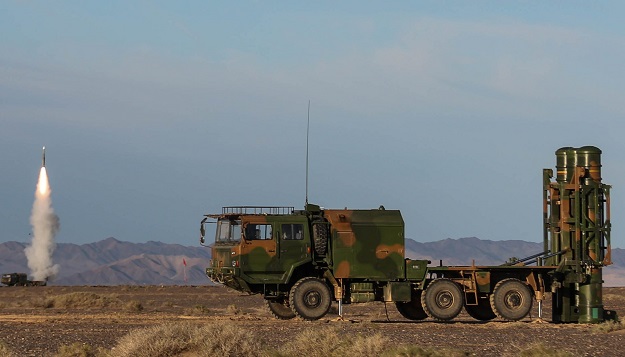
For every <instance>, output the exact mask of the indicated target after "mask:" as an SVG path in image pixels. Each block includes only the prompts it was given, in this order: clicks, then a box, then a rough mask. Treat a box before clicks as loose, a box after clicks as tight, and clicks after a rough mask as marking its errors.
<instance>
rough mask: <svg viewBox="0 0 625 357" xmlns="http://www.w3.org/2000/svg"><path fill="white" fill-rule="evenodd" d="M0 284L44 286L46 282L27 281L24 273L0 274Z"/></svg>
mask: <svg viewBox="0 0 625 357" xmlns="http://www.w3.org/2000/svg"><path fill="white" fill-rule="evenodd" d="M1 282H2V284H4V285H8V286H46V284H47V283H48V282H47V280H28V275H27V274H26V273H10V274H2V281H1Z"/></svg>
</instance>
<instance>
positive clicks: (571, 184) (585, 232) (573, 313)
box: [543, 146, 611, 323]
mask: <svg viewBox="0 0 625 357" xmlns="http://www.w3.org/2000/svg"><path fill="white" fill-rule="evenodd" d="M556 170H557V172H556V176H555V181H552V178H553V170H551V169H545V170H544V171H543V182H544V187H543V189H544V190H543V199H544V205H543V206H544V230H545V231H544V246H545V250H546V251H547V250H548V251H550V252H551V254H550V255H549V257H548V258H546V259H545V261H544V265H551V266H557V267H558V268H557V270H556V271H555V272H554V281H553V286H552V293H553V294H554V296H553V316H552V320H553V321H554V322H580V323H599V322H602V321H604V320H605V319H606V315H608V314H609V313H611V312H608V311H604V309H603V301H602V295H601V289H602V283H603V280H602V274H601V268H602V267H604V266H606V265H610V264H611V261H610V253H611V247H610V246H611V245H610V186H609V185H605V184H603V183H602V182H601V150H600V149H599V148H597V147H594V146H584V147H580V148H573V147H563V148H561V149H558V150H557V151H556Z"/></svg>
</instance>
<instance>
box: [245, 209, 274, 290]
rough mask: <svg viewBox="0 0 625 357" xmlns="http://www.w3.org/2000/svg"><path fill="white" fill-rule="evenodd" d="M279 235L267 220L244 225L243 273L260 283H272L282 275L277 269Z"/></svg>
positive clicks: (249, 222)
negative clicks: (277, 240) (277, 239)
mask: <svg viewBox="0 0 625 357" xmlns="http://www.w3.org/2000/svg"><path fill="white" fill-rule="evenodd" d="M276 238H277V235H276V234H275V232H274V228H273V226H272V224H271V223H269V222H267V221H265V220H258V221H248V222H244V223H243V242H242V243H241V258H240V259H241V273H242V274H245V275H247V276H248V277H250V279H251V280H255V281H256V282H258V283H271V282H274V280H276V278H280V277H281V275H282V273H281V272H280V271H279V269H278V267H277V260H278V252H277V243H276ZM277 269H278V270H277Z"/></svg>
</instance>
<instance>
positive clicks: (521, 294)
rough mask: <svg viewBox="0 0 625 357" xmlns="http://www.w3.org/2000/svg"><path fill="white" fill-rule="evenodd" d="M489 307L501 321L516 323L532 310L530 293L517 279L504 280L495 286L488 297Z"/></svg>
mask: <svg viewBox="0 0 625 357" xmlns="http://www.w3.org/2000/svg"><path fill="white" fill-rule="evenodd" d="M490 306H491V307H492V309H493V311H494V312H495V314H497V316H499V317H501V318H502V319H504V320H508V321H518V320H521V319H522V318H524V317H525V316H527V314H529V312H530V310H531V309H532V292H531V290H530V289H529V287H528V286H527V285H526V284H525V283H523V282H522V281H521V280H519V279H514V278H510V279H504V280H502V281H500V282H498V283H497V285H495V288H494V289H493V293H492V295H491V296H490Z"/></svg>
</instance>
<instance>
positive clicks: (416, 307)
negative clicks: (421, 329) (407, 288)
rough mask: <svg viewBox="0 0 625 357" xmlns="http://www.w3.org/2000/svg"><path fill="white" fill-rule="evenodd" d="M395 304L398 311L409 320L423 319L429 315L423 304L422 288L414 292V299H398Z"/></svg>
mask: <svg viewBox="0 0 625 357" xmlns="http://www.w3.org/2000/svg"><path fill="white" fill-rule="evenodd" d="M395 306H396V307H397V311H399V313H400V314H401V315H402V316H403V317H405V318H407V319H408V320H423V319H425V318H426V317H428V315H427V314H426V313H425V311H424V310H423V306H422V305H421V290H417V291H413V292H412V300H410V301H408V302H403V301H397V302H396V303H395Z"/></svg>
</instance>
